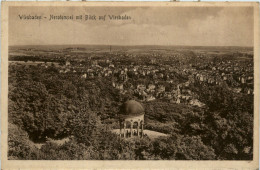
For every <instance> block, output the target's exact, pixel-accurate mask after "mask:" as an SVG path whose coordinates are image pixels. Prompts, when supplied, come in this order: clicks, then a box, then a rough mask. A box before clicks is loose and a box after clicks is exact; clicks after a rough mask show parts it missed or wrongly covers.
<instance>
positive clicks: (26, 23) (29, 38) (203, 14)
mask: <svg viewBox="0 0 260 170" xmlns="http://www.w3.org/2000/svg"><path fill="white" fill-rule="evenodd" d="M19 14H20V15H41V16H45V17H46V19H43V20H21V19H19V16H18V15H19ZM72 14H73V15H74V18H75V16H76V15H83V16H84V15H96V16H103V15H106V20H105V21H101V20H97V21H85V20H63V21H62V20H55V21H53V20H51V21H49V16H50V15H72ZM107 15H121V16H122V15H123V16H124V15H127V16H130V17H131V20H120V21H119V20H113V21H112V20H109V19H108V16H107ZM253 19H254V18H253V8H252V7H176V6H175V7H10V9H9V45H77V44H82V45H83V44H85V45H187V46H253V32H254V31H253V27H254V26H253V25H254V24H253V23H254V21H253Z"/></svg>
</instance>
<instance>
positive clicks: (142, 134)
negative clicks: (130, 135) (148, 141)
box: [141, 121, 144, 137]
mask: <svg viewBox="0 0 260 170" xmlns="http://www.w3.org/2000/svg"><path fill="white" fill-rule="evenodd" d="M141 137H144V122H143V121H142V123H141Z"/></svg>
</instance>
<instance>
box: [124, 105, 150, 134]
mask: <svg viewBox="0 0 260 170" xmlns="http://www.w3.org/2000/svg"><path fill="white" fill-rule="evenodd" d="M144 113H145V111H144V108H143V106H142V105H141V104H140V103H139V102H137V101H135V100H128V101H126V102H125V103H123V105H122V106H121V107H120V111H119V124H120V133H119V135H120V137H124V138H129V137H133V136H138V137H143V135H144ZM129 128H130V131H128V129H129Z"/></svg>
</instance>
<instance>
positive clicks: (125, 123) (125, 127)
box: [124, 121, 126, 138]
mask: <svg viewBox="0 0 260 170" xmlns="http://www.w3.org/2000/svg"><path fill="white" fill-rule="evenodd" d="M125 128H126V122H125V121H124V138H126V134H125Z"/></svg>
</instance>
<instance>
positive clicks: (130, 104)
mask: <svg viewBox="0 0 260 170" xmlns="http://www.w3.org/2000/svg"><path fill="white" fill-rule="evenodd" d="M120 114H121V115H125V116H127V117H128V116H130V117H132V116H138V115H143V114H144V107H143V106H142V104H141V103H139V102H137V101H135V100H128V101H126V102H125V103H123V104H122V106H121V107H120Z"/></svg>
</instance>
